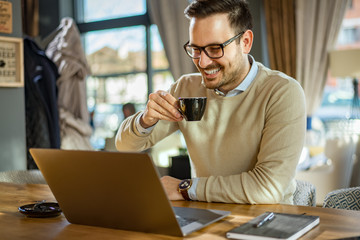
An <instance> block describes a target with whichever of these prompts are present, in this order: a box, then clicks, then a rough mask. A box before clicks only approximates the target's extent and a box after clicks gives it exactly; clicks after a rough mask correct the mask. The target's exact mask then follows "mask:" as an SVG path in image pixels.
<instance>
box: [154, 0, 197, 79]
mask: <svg viewBox="0 0 360 240" xmlns="http://www.w3.org/2000/svg"><path fill="white" fill-rule="evenodd" d="M148 4H149V5H148V6H149V13H150V18H151V21H152V22H153V23H155V24H156V25H157V26H158V29H159V33H160V36H161V39H162V41H163V44H164V48H165V52H166V56H167V58H168V61H169V64H170V70H171V73H172V74H173V77H174V79H175V80H176V79H178V78H179V77H180V76H181V75H183V74H186V73H193V72H195V71H196V68H195V67H194V64H193V62H192V60H191V58H190V57H188V56H187V55H186V53H185V51H184V48H183V45H184V44H185V43H186V42H187V41H188V40H189V20H188V19H187V18H186V17H185V15H184V10H185V8H186V7H187V5H188V4H189V2H188V1H187V0H176V1H173V0H149V1H148Z"/></svg>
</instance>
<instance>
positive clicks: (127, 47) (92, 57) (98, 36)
mask: <svg viewBox="0 0 360 240" xmlns="http://www.w3.org/2000/svg"><path fill="white" fill-rule="evenodd" d="M84 37H85V52H86V55H87V61H88V63H89V65H90V68H91V71H92V75H96V76H98V75H109V74H117V73H128V72H136V71H145V70H146V55H145V54H146V52H145V49H146V46H145V45H146V44H145V27H144V26H136V27H128V28H120V29H111V30H101V31H93V32H88V33H85V34H84Z"/></svg>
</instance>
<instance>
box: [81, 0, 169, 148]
mask: <svg viewBox="0 0 360 240" xmlns="http://www.w3.org/2000/svg"><path fill="white" fill-rule="evenodd" d="M75 6H76V9H77V10H76V13H77V14H76V20H77V23H78V27H79V30H80V33H81V35H82V38H83V43H84V48H85V52H86V56H87V61H88V63H89V65H90V68H91V71H92V73H91V76H89V77H88V79H87V97H88V108H89V111H90V112H91V113H92V115H93V127H94V134H93V136H92V138H91V142H92V145H93V147H94V148H95V149H103V148H104V146H105V139H106V138H111V137H112V136H113V135H114V134H115V132H116V130H117V129H118V127H119V125H120V123H121V122H122V121H123V119H124V116H123V113H122V106H123V105H124V104H125V103H128V102H132V103H134V104H135V106H136V110H140V109H142V108H143V107H144V106H145V104H146V102H147V97H148V95H149V94H150V93H151V92H153V91H156V90H159V89H168V88H169V87H170V84H171V83H173V77H172V75H171V73H170V71H169V63H168V61H167V58H166V55H165V51H164V47H163V44H162V42H161V39H160V36H159V32H158V29H157V26H156V25H151V24H150V19H149V15H148V13H147V8H146V1H145V0H132V1H127V0H106V1H103V0H76V1H75Z"/></svg>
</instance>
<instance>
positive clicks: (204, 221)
mask: <svg viewBox="0 0 360 240" xmlns="http://www.w3.org/2000/svg"><path fill="white" fill-rule="evenodd" d="M173 209H174V212H175V214H176V219H177V220H178V222H179V224H180V226H181V230H182V231H183V233H184V235H187V234H189V233H191V232H193V231H196V230H198V229H200V228H203V227H205V226H207V225H209V224H211V223H213V222H216V221H218V220H220V219H222V218H224V217H226V216H227V215H229V214H230V212H229V211H220V210H213V209H200V208H187V207H173Z"/></svg>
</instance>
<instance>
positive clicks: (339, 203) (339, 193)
mask: <svg viewBox="0 0 360 240" xmlns="http://www.w3.org/2000/svg"><path fill="white" fill-rule="evenodd" d="M323 207H325V208H338V209H347V210H358V211H359V210H360V187H353V188H343V189H338V190H335V191H332V192H329V193H328V194H327V195H326V197H325V200H324V204H323Z"/></svg>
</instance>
